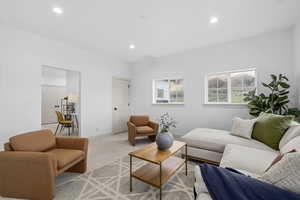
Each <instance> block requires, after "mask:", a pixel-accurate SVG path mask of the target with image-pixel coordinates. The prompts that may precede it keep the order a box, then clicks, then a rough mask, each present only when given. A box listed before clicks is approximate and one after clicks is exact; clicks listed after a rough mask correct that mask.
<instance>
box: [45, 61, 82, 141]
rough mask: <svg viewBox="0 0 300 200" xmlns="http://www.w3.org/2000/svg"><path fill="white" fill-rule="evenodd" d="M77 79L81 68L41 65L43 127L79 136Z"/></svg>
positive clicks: (78, 84)
mask: <svg viewBox="0 0 300 200" xmlns="http://www.w3.org/2000/svg"><path fill="white" fill-rule="evenodd" d="M80 81H81V74H80V72H77V71H72V70H66V69H61V68H56V67H51V66H42V83H41V91H42V101H41V125H42V129H50V130H52V132H53V133H54V134H56V135H59V136H80Z"/></svg>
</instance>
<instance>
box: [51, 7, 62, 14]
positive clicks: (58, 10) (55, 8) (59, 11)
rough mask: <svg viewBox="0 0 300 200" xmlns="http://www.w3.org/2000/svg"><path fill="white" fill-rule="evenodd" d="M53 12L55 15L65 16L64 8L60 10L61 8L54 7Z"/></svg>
mask: <svg viewBox="0 0 300 200" xmlns="http://www.w3.org/2000/svg"><path fill="white" fill-rule="evenodd" d="M52 11H53V12H54V13H56V14H58V15H61V14H63V12H64V11H63V10H62V8H60V7H54V8H53V9H52Z"/></svg>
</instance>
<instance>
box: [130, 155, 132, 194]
mask: <svg viewBox="0 0 300 200" xmlns="http://www.w3.org/2000/svg"><path fill="white" fill-rule="evenodd" d="M130 192H132V156H131V155H130Z"/></svg>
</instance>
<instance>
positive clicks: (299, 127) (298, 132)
mask: <svg viewBox="0 0 300 200" xmlns="http://www.w3.org/2000/svg"><path fill="white" fill-rule="evenodd" d="M297 136H300V124H298V123H295V122H293V123H292V124H291V125H290V127H289V129H288V130H287V131H286V132H285V134H284V136H283V137H282V139H281V140H280V143H279V149H282V147H283V146H284V145H286V144H287V143H288V142H289V141H291V140H292V139H293V138H295V137H297Z"/></svg>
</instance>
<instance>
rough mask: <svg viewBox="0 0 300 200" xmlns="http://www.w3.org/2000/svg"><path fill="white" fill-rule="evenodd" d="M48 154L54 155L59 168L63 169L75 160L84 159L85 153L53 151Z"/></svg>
mask: <svg viewBox="0 0 300 200" xmlns="http://www.w3.org/2000/svg"><path fill="white" fill-rule="evenodd" d="M47 153H52V154H54V155H55V156H56V159H57V167H58V169H62V168H64V167H65V166H67V165H68V164H70V163H72V162H73V161H75V160H78V159H82V158H84V152H83V151H80V150H73V149H51V150H49V151H47Z"/></svg>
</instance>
